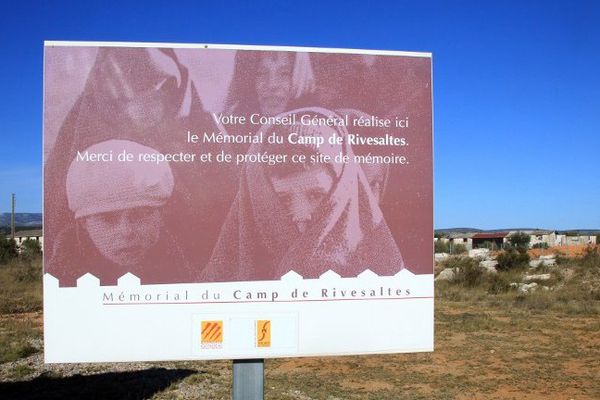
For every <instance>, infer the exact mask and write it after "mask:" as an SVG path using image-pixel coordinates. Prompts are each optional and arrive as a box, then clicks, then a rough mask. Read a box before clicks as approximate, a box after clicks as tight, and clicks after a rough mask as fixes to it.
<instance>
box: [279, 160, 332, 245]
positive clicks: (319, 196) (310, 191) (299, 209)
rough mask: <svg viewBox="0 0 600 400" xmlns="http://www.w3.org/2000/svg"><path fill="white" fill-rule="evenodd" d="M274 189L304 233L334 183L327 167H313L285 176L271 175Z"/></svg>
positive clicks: (299, 229)
mask: <svg viewBox="0 0 600 400" xmlns="http://www.w3.org/2000/svg"><path fill="white" fill-rule="evenodd" d="M271 182H272V184H273V189H275V193H277V196H278V198H279V200H280V201H281V204H282V205H283V206H284V208H285V209H286V211H287V213H288V215H289V216H290V217H291V219H292V221H293V222H294V224H295V225H296V227H297V228H298V231H299V232H300V233H303V232H304V231H305V230H306V229H307V227H308V225H309V223H310V221H311V219H312V217H313V215H314V214H315V212H316V211H317V209H318V207H319V205H320V204H321V202H322V201H323V200H324V199H325V198H326V197H327V194H328V193H329V190H330V189H331V186H332V184H333V178H332V176H331V174H330V173H329V172H328V171H327V170H326V169H325V168H316V169H315V168H313V169H309V170H306V171H300V172H295V173H293V174H290V175H286V176H283V177H275V176H274V177H271Z"/></svg>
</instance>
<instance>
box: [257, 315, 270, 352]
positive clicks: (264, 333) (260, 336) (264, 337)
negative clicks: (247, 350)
mask: <svg viewBox="0 0 600 400" xmlns="http://www.w3.org/2000/svg"><path fill="white" fill-rule="evenodd" d="M256 347H271V321H269V320H259V321H256Z"/></svg>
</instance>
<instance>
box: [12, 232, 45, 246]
mask: <svg viewBox="0 0 600 400" xmlns="http://www.w3.org/2000/svg"><path fill="white" fill-rule="evenodd" d="M7 237H10V235H8V236H7ZM27 239H31V240H36V241H37V242H39V243H40V248H42V249H43V248H44V236H43V234H42V230H41V229H32V230H27V231H18V232H15V242H17V247H19V248H20V247H21V245H22V244H23V242H24V241H26V240H27Z"/></svg>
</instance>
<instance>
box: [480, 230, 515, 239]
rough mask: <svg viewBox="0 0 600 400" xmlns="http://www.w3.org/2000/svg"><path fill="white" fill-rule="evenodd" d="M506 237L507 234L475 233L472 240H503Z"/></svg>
mask: <svg viewBox="0 0 600 400" xmlns="http://www.w3.org/2000/svg"><path fill="white" fill-rule="evenodd" d="M507 236H508V232H495V233H476V234H475V235H473V239H503V238H505V237H507Z"/></svg>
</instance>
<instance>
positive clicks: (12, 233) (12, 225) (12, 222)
mask: <svg viewBox="0 0 600 400" xmlns="http://www.w3.org/2000/svg"><path fill="white" fill-rule="evenodd" d="M10 238H11V239H12V240H15V194H14V193H13V194H12V212H11V214H10Z"/></svg>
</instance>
